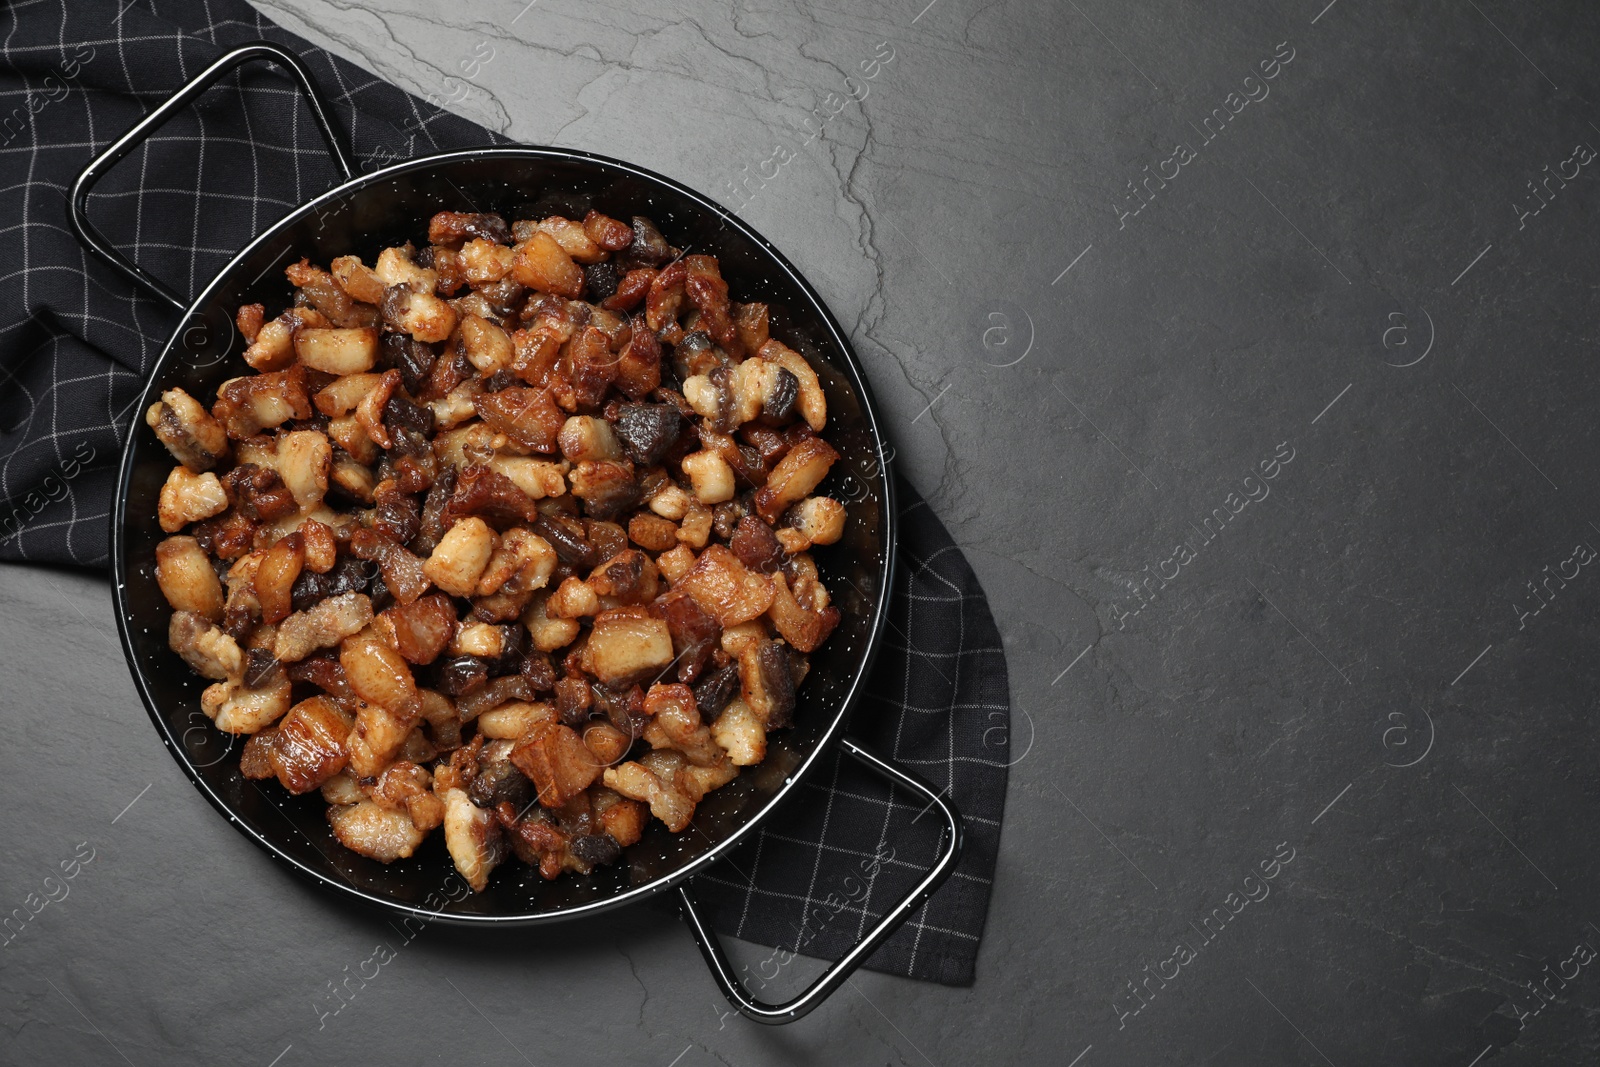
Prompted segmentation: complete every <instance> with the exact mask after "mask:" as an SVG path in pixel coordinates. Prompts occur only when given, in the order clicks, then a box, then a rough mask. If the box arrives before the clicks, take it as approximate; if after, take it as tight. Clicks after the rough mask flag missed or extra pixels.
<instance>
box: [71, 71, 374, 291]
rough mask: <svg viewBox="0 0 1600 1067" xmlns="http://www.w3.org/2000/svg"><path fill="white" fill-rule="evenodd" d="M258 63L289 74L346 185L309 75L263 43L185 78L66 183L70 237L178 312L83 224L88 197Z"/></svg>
mask: <svg viewBox="0 0 1600 1067" xmlns="http://www.w3.org/2000/svg"><path fill="white" fill-rule="evenodd" d="M258 60H259V61H262V62H266V63H275V64H277V65H278V66H280V67H283V68H284V69H285V70H287V71H288V72H289V75H290V76H291V77H292V78H293V79H294V80H295V83H296V84H297V85H298V86H299V88H300V92H301V95H303V96H304V97H305V100H306V106H307V107H309V108H310V109H311V117H312V118H313V119H315V120H316V123H317V129H318V130H320V131H321V133H322V139H323V141H324V142H326V144H327V146H328V154H329V155H330V156H332V157H333V162H334V165H335V166H336V167H338V168H339V173H340V174H341V175H343V176H344V180H345V181H349V180H350V179H351V178H352V177H353V176H354V174H355V172H354V171H353V170H352V169H351V167H350V157H349V156H348V155H347V154H346V153H345V150H344V146H343V145H342V144H341V143H340V142H339V138H338V136H337V135H336V134H335V133H334V130H333V124H332V122H331V121H330V120H329V118H328V107H327V104H326V103H325V102H324V100H323V99H322V92H321V90H319V89H318V88H317V85H316V82H314V81H312V79H311V72H310V71H309V70H307V69H306V66H305V64H304V63H302V62H301V61H300V57H299V56H297V55H295V54H294V53H293V52H291V51H289V50H288V49H286V48H282V47H280V46H278V45H275V44H270V43H268V42H266V41H256V42H254V43H252V44H246V45H241V46H240V47H238V48H235V49H233V50H232V51H231V52H227V53H225V54H224V55H222V56H221V57H219V58H218V59H217V60H216V61H215V62H213V63H212V64H211V65H210V66H209V67H207V68H206V69H205V70H202V71H201V72H200V73H199V74H197V75H195V76H194V77H193V78H191V79H190V80H189V83H188V84H187V85H185V86H184V87H183V88H181V89H179V90H178V91H177V92H176V93H173V94H172V96H170V97H168V98H167V100H166V101H165V102H164V103H163V104H162V105H161V106H160V107H158V108H156V109H155V110H154V111H152V112H150V114H148V115H146V116H145V117H144V118H142V119H140V120H139V122H138V123H137V124H136V125H135V126H134V127H133V129H131V130H129V131H128V132H127V133H125V134H123V135H122V136H121V137H119V138H117V140H116V141H114V142H112V144H111V147H109V148H107V149H106V150H105V151H104V152H101V153H100V154H99V155H98V156H96V157H95V158H94V159H93V160H92V161H91V162H90V163H89V165H88V166H87V167H85V168H83V173H82V174H79V175H78V180H77V181H75V182H73V183H72V195H71V196H70V197H68V200H67V216H68V218H69V220H70V221H71V223H72V229H73V232H75V233H76V234H77V235H78V240H80V241H82V242H83V245H84V247H86V248H88V249H89V251H91V252H93V253H94V254H95V255H97V256H99V257H100V258H101V259H103V260H105V261H106V262H107V263H109V264H111V266H113V267H115V268H117V269H118V270H120V271H121V272H122V273H123V274H125V275H127V276H128V278H129V279H130V280H131V281H132V282H133V283H134V284H135V285H137V286H139V287H140V288H141V289H143V290H145V291H146V292H148V293H150V294H151V295H153V296H157V297H160V298H161V299H162V300H165V301H166V302H167V303H168V304H171V305H172V306H173V307H174V308H176V309H177V310H178V311H180V312H181V311H186V310H188V307H189V301H188V300H187V299H185V298H184V297H182V296H179V295H178V293H177V292H176V291H175V290H173V289H172V288H171V287H170V286H168V285H167V283H165V282H163V281H162V280H161V279H160V278H157V277H156V276H155V275H153V274H151V273H150V272H149V271H147V270H145V269H144V268H143V267H141V266H139V265H138V264H137V263H135V262H134V261H133V260H131V259H129V258H128V257H127V256H125V255H123V254H122V252H121V250H120V249H118V248H117V247H116V246H115V245H113V244H112V243H111V242H110V241H109V240H107V239H106V237H105V235H104V234H102V233H101V232H100V231H99V230H97V229H96V228H95V226H94V224H93V223H92V222H90V221H89V193H90V191H91V190H92V189H93V188H94V184H95V182H97V181H99V180H100V178H101V177H103V176H104V175H105V172H106V171H108V170H110V169H111V168H112V167H113V166H115V165H116V164H117V163H118V162H119V161H120V160H122V158H123V157H125V156H126V155H127V154H128V153H129V152H132V151H133V150H134V149H135V148H137V147H138V146H139V145H140V144H142V143H143V142H144V141H145V140H146V139H147V138H148V137H149V136H150V135H151V134H152V133H154V132H155V131H156V130H157V129H159V128H160V127H161V126H162V125H163V124H164V123H165V122H166V121H167V119H169V118H171V117H172V114H173V112H175V111H177V110H178V109H179V108H181V107H183V106H185V105H186V104H188V103H189V102H190V101H191V100H193V99H194V98H195V97H197V96H199V95H200V94H201V93H203V92H205V91H206V90H207V89H209V88H211V86H212V85H214V84H216V82H217V81H218V80H219V79H221V78H222V76H223V75H225V74H227V73H228V72H230V71H232V70H233V69H234V68H236V67H240V66H243V65H244V64H246V63H252V62H256V61H258Z"/></svg>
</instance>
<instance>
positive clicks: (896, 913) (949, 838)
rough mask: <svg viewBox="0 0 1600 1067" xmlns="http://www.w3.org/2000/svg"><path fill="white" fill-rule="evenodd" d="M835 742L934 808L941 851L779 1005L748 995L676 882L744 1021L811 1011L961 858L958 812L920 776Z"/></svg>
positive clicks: (774, 1021)
mask: <svg viewBox="0 0 1600 1067" xmlns="http://www.w3.org/2000/svg"><path fill="white" fill-rule="evenodd" d="M839 743H840V744H841V745H843V746H844V750H845V751H846V752H847V753H849V754H850V755H851V756H854V757H855V758H856V760H857V761H858V762H859V763H861V764H862V765H863V766H864V767H866V768H867V769H868V770H869V771H872V772H873V773H874V774H877V775H878V776H879V777H881V778H885V779H887V780H888V781H890V782H892V783H893V784H895V785H898V786H903V787H905V788H906V789H909V790H911V791H912V792H914V793H917V794H919V795H920V796H921V797H922V798H923V799H924V800H926V801H927V802H928V807H929V808H930V809H937V810H938V812H939V814H940V815H942V816H943V817H944V826H943V827H942V828H941V829H942V831H943V833H944V835H945V842H944V850H943V851H942V852H941V853H940V855H939V859H938V860H937V861H936V862H935V863H934V865H933V867H932V868H931V869H930V870H929V871H928V873H927V874H926V875H924V876H923V879H922V881H920V882H918V883H917V885H916V888H914V889H913V890H912V891H911V892H910V893H909V894H907V896H906V897H905V898H904V899H903V900H901V901H900V903H899V904H896V905H895V906H894V907H893V908H891V909H890V910H889V911H888V912H887V913H886V914H885V915H884V916H883V918H882V919H880V920H878V925H877V926H874V927H873V928H872V930H871V931H870V932H869V933H868V934H867V936H866V937H864V938H862V939H861V940H860V941H859V942H857V943H856V944H855V946H854V947H853V948H851V949H850V951H849V952H846V953H845V954H844V955H843V956H841V957H840V958H839V959H838V960H837V961H836V962H835V963H834V964H833V966H831V967H829V968H828V969H827V970H826V971H824V972H823V973H822V976H821V977H820V978H818V979H817V980H816V981H815V982H812V983H811V985H810V986H808V987H807V988H806V990H805V991H804V992H803V993H801V994H800V995H799V996H797V997H794V998H793V999H791V1000H786V1001H784V1002H783V1003H781V1004H768V1003H767V1002H766V1001H762V1000H757V999H756V998H755V997H753V996H751V995H750V993H749V991H747V990H746V989H745V988H744V986H743V984H742V983H740V981H739V979H738V978H737V977H736V976H735V974H734V971H733V965H732V964H731V963H730V962H729V961H728V957H727V954H726V953H724V952H723V950H722V943H721V942H720V941H718V940H717V935H716V932H715V931H714V930H712V929H711V927H710V926H709V925H707V923H706V921H705V919H703V918H701V916H700V912H699V911H698V910H697V908H698V905H697V904H696V902H695V898H694V892H693V890H692V888H691V886H692V883H690V884H685V885H683V886H680V887H679V889H678V900H679V903H680V904H681V905H682V907H683V915H684V918H685V919H687V920H688V922H689V932H690V933H691V934H692V935H694V940H695V943H696V944H697V945H699V946H700V953H701V955H703V956H705V959H706V966H708V967H710V968H711V977H712V978H714V979H715V980H716V983H717V985H718V986H719V987H720V988H721V989H722V994H723V996H725V997H727V998H728V1000H729V1001H730V1002H731V1003H732V1004H733V1006H734V1007H735V1008H737V1009H739V1014H740V1015H743V1016H744V1017H745V1018H746V1019H750V1020H753V1021H754V1022H758V1023H766V1024H767V1025H769V1026H781V1025H783V1024H784V1023H792V1022H794V1021H795V1020H796V1019H799V1018H802V1017H804V1016H805V1015H807V1014H809V1013H810V1012H811V1010H812V1009H814V1008H815V1007H817V1005H819V1004H821V1003H822V1002H823V1001H824V1000H827V999H828V997H829V996H830V995H831V994H832V993H833V991H834V990H836V989H838V988H839V987H840V986H841V985H843V984H844V981H845V979H847V978H849V977H850V975H851V974H853V973H854V972H855V969H856V968H857V967H860V966H861V964H862V963H864V962H866V959H867V957H868V956H871V955H872V954H873V953H874V952H875V951H877V949H878V946H879V945H881V944H883V943H884V942H885V941H887V940H888V939H889V936H890V935H891V934H893V933H894V932H895V931H896V930H898V929H900V927H901V926H902V925H903V924H904V923H905V921H906V920H907V919H909V918H910V917H911V913H912V912H914V911H916V910H917V908H919V907H921V906H922V903H923V902H924V901H926V900H927V899H928V898H929V897H930V896H932V895H933V891H934V890H935V889H938V888H939V886H940V885H941V884H942V883H943V882H944V880H945V879H946V878H948V877H949V876H950V872H951V871H952V870H954V869H955V865H956V862H957V861H958V860H959V859H960V858H961V838H962V833H961V827H962V823H961V813H960V812H958V811H957V810H956V809H955V806H954V805H952V804H951V803H950V802H949V801H947V800H946V799H945V798H944V797H943V796H941V795H940V794H938V793H936V792H934V791H933V789H932V788H931V787H930V786H929V785H928V784H927V783H925V782H924V781H922V779H920V778H917V777H916V776H914V775H911V774H907V773H906V772H905V771H902V770H901V769H900V768H898V767H896V766H894V765H893V764H891V763H889V762H888V761H887V760H884V759H883V758H881V757H879V756H876V755H874V754H873V753H872V752H870V751H868V750H867V749H866V748H864V747H862V746H861V745H860V744H859V743H857V742H855V741H852V740H850V739H849V738H848V737H841V738H840V739H839Z"/></svg>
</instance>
